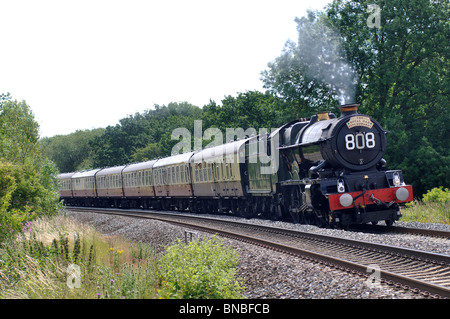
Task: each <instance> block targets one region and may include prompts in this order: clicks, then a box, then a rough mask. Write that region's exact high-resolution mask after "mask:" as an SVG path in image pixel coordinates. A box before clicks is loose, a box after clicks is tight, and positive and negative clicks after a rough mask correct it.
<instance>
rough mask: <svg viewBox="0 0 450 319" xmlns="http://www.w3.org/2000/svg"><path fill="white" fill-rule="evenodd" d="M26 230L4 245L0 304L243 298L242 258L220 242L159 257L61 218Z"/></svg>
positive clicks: (173, 249) (177, 247)
mask: <svg viewBox="0 0 450 319" xmlns="http://www.w3.org/2000/svg"><path fill="white" fill-rule="evenodd" d="M25 226H26V227H24V228H23V229H22V231H21V232H20V234H19V235H18V236H15V237H11V238H9V240H6V241H4V242H2V243H1V244H0V299H2V298H21V299H24V298H38V299H42V298H52V299H80V298H83V299H94V298H95V299H97V298H99V299H131V298H140V299H142V298H182V297H183V296H184V297H186V298H240V295H239V292H240V291H242V287H241V285H240V284H239V283H238V282H237V281H236V279H235V278H234V276H235V267H236V265H237V260H238V256H237V253H236V252H235V251H233V250H232V249H231V248H228V247H226V246H224V245H223V243H222V241H220V240H218V239H217V238H212V239H209V240H204V241H194V242H191V243H190V244H189V245H185V244H182V243H181V242H177V243H175V244H173V245H171V246H168V247H167V251H166V254H165V255H163V256H158V255H157V253H156V250H155V249H154V248H153V247H151V246H149V245H146V244H142V243H141V244H136V243H131V242H129V241H127V240H125V239H124V238H122V237H120V236H102V235H101V234H99V233H97V232H96V231H95V229H94V228H93V227H90V226H87V225H82V224H79V223H78V222H76V221H75V220H73V219H71V218H68V217H64V216H52V217H44V218H39V219H37V220H36V221H33V223H30V222H28V223H27V224H26V225H25ZM75 233H76V234H77V236H74V234H75ZM73 265H76V266H78V267H79V273H78V274H79V281H78V283H79V287H78V288H76V287H70V284H71V283H72V284H73V285H75V284H76V283H77V280H76V279H75V276H74V275H73V272H71V271H69V269H70V267H71V266H73ZM68 284H69V285H68ZM181 289H182V290H181Z"/></svg>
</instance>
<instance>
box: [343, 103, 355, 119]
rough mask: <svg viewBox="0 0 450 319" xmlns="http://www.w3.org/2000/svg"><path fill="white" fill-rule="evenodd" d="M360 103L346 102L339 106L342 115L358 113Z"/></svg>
mask: <svg viewBox="0 0 450 319" xmlns="http://www.w3.org/2000/svg"><path fill="white" fill-rule="evenodd" d="M358 106H359V104H344V105H341V106H340V107H339V109H340V110H341V117H344V116H348V115H352V114H358Z"/></svg>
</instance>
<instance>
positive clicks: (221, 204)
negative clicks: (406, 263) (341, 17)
mask: <svg viewBox="0 0 450 319" xmlns="http://www.w3.org/2000/svg"><path fill="white" fill-rule="evenodd" d="M358 106H359V105H358V104H347V105H343V106H341V108H340V110H341V115H340V117H336V116H335V115H334V114H333V113H328V112H322V113H318V114H316V115H313V116H312V117H311V118H310V119H300V120H295V121H292V122H290V123H287V124H285V125H283V126H281V127H279V128H277V129H275V130H272V132H271V133H270V134H269V133H267V134H260V135H258V136H252V137H247V138H243V139H241V140H238V141H233V142H231V143H226V144H223V145H220V146H214V147H209V148H205V149H202V150H198V151H195V152H189V153H184V154H177V155H174V156H170V157H166V158H161V159H158V160H152V161H147V162H142V163H133V164H130V165H123V166H117V167H110V168H102V169H94V170H89V171H83V172H74V173H65V174H60V176H59V177H60V180H61V183H60V185H61V187H60V196H61V199H62V200H64V202H65V204H66V205H68V206H91V207H118V208H142V209H162V210H179V211H191V212H194V213H214V214H229V215H233V216H240V217H245V218H254V217H259V218H265V219H272V220H290V221H292V222H294V223H304V224H312V225H317V226H320V227H341V228H347V227H348V226H349V225H351V224H361V223H373V224H376V223H378V222H379V221H385V223H386V225H388V226H390V225H392V224H393V223H394V222H395V221H397V220H398V219H399V218H400V217H401V211H400V204H401V203H406V202H410V201H412V199H413V192H412V187H411V186H410V185H406V184H405V182H404V180H403V176H402V172H401V171H400V170H387V169H386V161H385V160H384V159H383V155H384V154H385V152H386V131H384V130H383V128H382V127H381V125H380V124H379V123H378V122H377V121H375V120H374V119H373V118H372V117H370V116H367V115H362V114H358V112H357V109H358Z"/></svg>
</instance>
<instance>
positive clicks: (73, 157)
mask: <svg viewBox="0 0 450 319" xmlns="http://www.w3.org/2000/svg"><path fill="white" fill-rule="evenodd" d="M104 132H105V129H103V128H98V129H93V130H84V131H81V130H78V131H76V132H74V133H71V134H68V135H56V136H53V137H46V138H43V139H41V140H39V143H40V145H41V147H42V151H43V153H44V155H45V156H47V157H48V158H51V159H52V160H53V161H54V162H55V164H56V166H57V167H58V169H59V171H60V172H74V171H81V170H85V169H89V168H93V152H94V150H93V147H92V145H91V142H92V141H93V140H94V139H95V138H96V137H98V136H100V135H102V134H103V133H104Z"/></svg>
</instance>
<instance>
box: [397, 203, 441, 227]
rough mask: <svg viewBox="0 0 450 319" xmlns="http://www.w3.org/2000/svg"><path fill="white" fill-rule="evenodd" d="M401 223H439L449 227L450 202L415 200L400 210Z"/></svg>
mask: <svg viewBox="0 0 450 319" xmlns="http://www.w3.org/2000/svg"><path fill="white" fill-rule="evenodd" d="M402 215H403V216H402V218H401V219H400V220H401V221H403V222H420V223H439V224H447V225H450V202H434V201H428V202H423V201H418V200H415V201H413V202H411V203H409V204H407V205H406V207H405V208H403V209H402Z"/></svg>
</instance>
